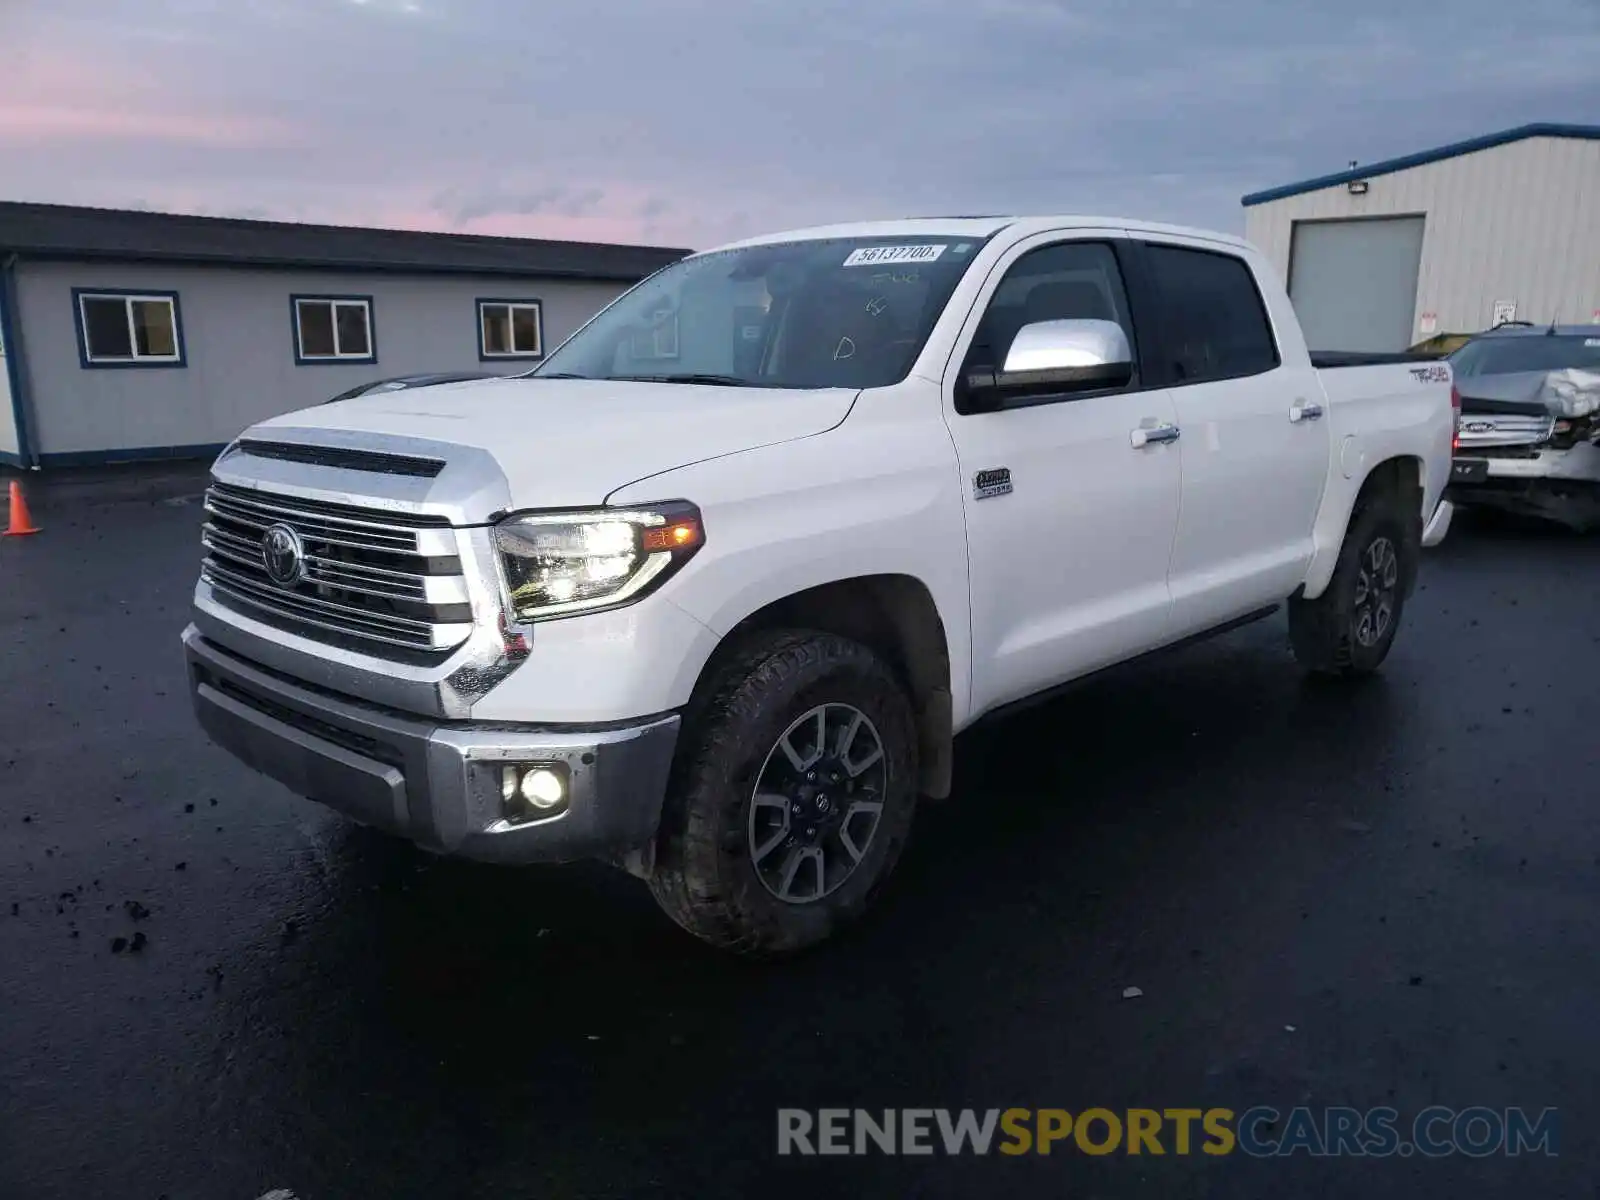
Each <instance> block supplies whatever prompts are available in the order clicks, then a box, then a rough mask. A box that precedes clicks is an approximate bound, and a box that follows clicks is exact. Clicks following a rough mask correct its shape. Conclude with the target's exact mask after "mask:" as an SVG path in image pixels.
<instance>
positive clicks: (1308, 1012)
mask: <svg viewBox="0 0 1600 1200" xmlns="http://www.w3.org/2000/svg"><path fill="white" fill-rule="evenodd" d="M199 479H200V476H199V475H197V474H194V473H192V472H190V473H185V472H183V471H181V470H180V471H166V472H150V471H146V472H142V473H134V472H122V473H116V472H109V473H108V472H101V473H99V474H91V475H79V476H72V477H61V478H60V481H59V482H57V483H53V484H52V483H48V482H40V483H37V484H36V485H35V486H34V488H33V491H32V493H31V495H32V496H33V498H34V501H35V503H34V516H35V518H36V520H37V521H38V523H39V524H40V525H42V526H43V527H44V530H45V532H44V533H43V534H41V535H39V536H37V537H33V538H28V539H0V1112H3V1121H0V1197H4V1198H5V1200H54V1198H57V1197H60V1198H71V1200H84V1198H89V1197H114V1198H118V1200H120V1198H123V1197H128V1198H148V1200H156V1198H157V1197H168V1198H169V1200H187V1198H190V1197H194V1198H202V1197H204V1198H214V1197H215V1198H222V1197H227V1198H234V1197H237V1198H241V1200H255V1198H257V1197H261V1196H263V1195H264V1194H266V1193H268V1192H270V1191H272V1190H273V1189H287V1190H290V1191H292V1193H293V1194H294V1195H295V1196H296V1197H299V1198H300V1200H333V1198H336V1197H386V1198H399V1197H428V1198H439V1197H456V1196H463V1197H465V1196H473V1197H476V1196H496V1197H498V1196H515V1197H568V1196H574V1197H576V1196H585V1197H589V1196H594V1197H599V1196H607V1197H610V1196H649V1195H684V1196H750V1195H757V1194H760V1195H789V1194H793V1195H797V1196H798V1195H805V1196H811V1197H814V1196H816V1195H818V1194H819V1190H820V1189H824V1188H829V1189H841V1190H842V1192H841V1194H852V1195H863V1196H891V1195H893V1196H969V1195H982V1196H988V1195H1035V1194H1036V1195H1050V1196H1075V1197H1087V1196H1104V1197H1122V1196H1162V1197H1247V1196H1251V1197H1253V1196H1269V1195H1270V1196H1274V1197H1290V1196H1328V1197H1344V1196H1361V1197H1391V1196H1392V1197H1407V1198H1412V1197H1418V1196H1435V1195H1438V1196H1450V1197H1478V1196H1483V1197H1504V1196H1512V1195H1515V1196H1519V1197H1525V1198H1530V1200H1531V1198H1534V1197H1547V1196H1549V1197H1555V1196H1583V1197H1591V1196H1594V1195H1596V1194H1597V1192H1596V1190H1595V1189H1596V1180H1597V1179H1600V1154H1597V1153H1596V1137H1595V1133H1594V1128H1595V1124H1596V1120H1597V1117H1600V1109H1597V1105H1596V1099H1597V1095H1596V1093H1597V1083H1596V1079H1597V1078H1600V1021H1597V1019H1596V1013H1597V1008H1600V953H1597V940H1600V939H1597V933H1600V786H1597V780H1600V736H1597V734H1596V728H1597V722H1600V538H1588V539H1584V538H1580V537H1575V536H1572V535H1567V534H1564V533H1560V532H1554V531H1550V530H1542V529H1539V528H1536V527H1529V526H1524V525H1512V524H1508V523H1504V522H1482V521H1479V522H1462V523H1459V524H1458V526H1457V529H1456V530H1455V531H1454V532H1453V533H1452V535H1451V537H1450V539H1449V540H1448V541H1447V542H1446V544H1445V545H1444V546H1442V547H1440V548H1439V549H1437V550H1435V551H1432V552H1430V553H1429V556H1428V558H1427V562H1426V567H1425V570H1424V574H1423V581H1422V590H1421V591H1420V592H1419V593H1418V594H1417V596H1416V597H1415V598H1414V600H1413V602H1412V604H1411V606H1410V608H1409V610H1408V611H1407V613H1406V623H1405V628H1404V629H1403V631H1402V634H1401V636H1400V640H1399V642H1398V645H1397V647H1396V650H1395V652H1394V654H1393V656H1392V657H1391V659H1390V661H1389V664H1388V667H1387V669H1386V671H1385V673H1384V674H1383V676H1382V677H1381V678H1379V679H1376V680H1373V681H1370V682H1367V683H1365V684H1362V685H1359V686H1355V687H1341V686H1328V685H1324V684H1318V683H1315V682H1311V681H1307V680H1306V679H1304V678H1302V676H1301V675H1300V673H1299V672H1298V671H1297V670H1296V668H1295V667H1294V665H1293V663H1292V662H1291V661H1290V660H1289V658H1288V656H1287V653H1286V650H1285V647H1284V628H1283V623H1282V620H1281V618H1275V619H1273V620H1271V621H1268V622H1263V623H1261V624H1258V625H1255V626H1252V627H1250V628H1248V629H1245V630H1242V631H1239V632H1237V633H1234V634H1231V635H1229V636H1227V637H1226V638H1222V639H1219V640H1216V641H1213V642H1210V643H1207V644H1204V645H1201V646H1197V647H1193V648H1191V649H1188V650H1184V651H1182V652H1179V653H1176V654H1174V655H1171V656H1168V657H1165V658H1163V659H1161V660H1158V661H1152V662H1149V663H1146V664H1142V665H1140V666H1138V667H1136V668H1133V669H1130V670H1127V671H1124V672H1121V673H1118V674H1115V675H1112V676H1109V677H1106V678H1102V679H1099V680H1096V681H1095V682H1093V683H1091V684H1089V685H1087V686H1085V687H1084V688H1082V689H1080V690H1077V691H1075V692H1074V693H1072V694H1071V695H1069V696H1067V697H1065V698H1063V699H1061V700H1058V701H1056V702H1053V703H1051V704H1049V705H1046V706H1044V707H1041V708H1038V709H1035V710H1032V711H1030V712H1028V713H1026V714H1023V715H1021V716H1018V717H1017V718H1015V719H1013V720H1011V721H1009V722H1007V723H1004V724H1001V725H997V726H995V727H992V728H988V729H985V730H983V731H980V732H975V733H973V734H971V735H969V736H967V737H965V738H964V739H963V740H962V744H961V746H960V756H959V764H960V765H959V771H958V790H957V795H956V797H955V798H954V799H953V800H952V801H950V802H947V803H944V804H940V805H938V806H930V807H927V808H925V809H924V810H923V812H922V813H920V814H919V817H918V824H917V828H916V831H915V835H914V837H913V841H912V845H911V847H910V849H909V850H908V852H907V855H906V857H905V859H904V860H903V862H902V865H901V868H900V870H899V872H898V874H897V876H896V879H895V883H894V886H893V887H892V888H891V890H890V892H889V894H888V895H887V897H886V898H885V902H884V904H883V905H882V907H881V909H880V910H879V911H878V912H877V913H876V915H875V916H874V917H873V919H871V920H870V921H869V922H868V923H867V924H866V925H865V926H864V927H863V928H861V929H860V930H858V931H857V932H856V933H855V934H854V935H852V936H850V937H848V938H846V939H844V940H843V941H841V942H839V943H837V944H834V945H832V946H830V947H827V948H825V949H824V950H822V951H821V952H818V953H815V954H812V955H809V956H807V957H805V958H802V959H800V960H797V961H792V962H789V963H784V964H779V965H768V966H751V965H746V964H742V963H737V962H732V961H728V960H725V959H723V958H720V957H719V956H717V955H716V954H715V953H713V952H711V951H709V950H706V949H703V948H701V947H700V946H698V945H697V944H695V943H693V942H691V941H689V940H688V939H687V938H686V937H684V936H683V935H681V934H679V933H678V932H677V931H676V930H675V929H674V928H673V927H671V926H670V925H669V924H668V923H667V921H666V920H665V918H664V917H662V916H660V915H659V914H658V913H657V911H656V909H655V908H654V906H653V905H652V903H651V902H650V900H649V898H648V896H647V895H646V893H645V892H644V890H643V888H642V886H641V885H639V884H637V883H636V882H635V881H633V880H631V879H629V878H628V877H626V876H624V875H622V874H620V873H617V872H614V871H611V870H609V869H607V868H603V867H600V866H572V867H562V868H555V869H540V870H513V869H502V868H494V867H487V866H481V865H476V864H467V863H457V862H452V861H443V860H438V859H435V858H430V857H428V856H426V855H424V854H422V853H420V852H417V851H415V850H413V849H412V848H411V847H409V846H407V845H404V844H401V843H398V842H395V841H392V840H389V839H387V838H385V837H384V836H382V835H379V834H375V833H372V832H370V831H367V830H363V829H360V828H358V827H355V826H353V825H351V824H350V823H348V822H346V821H344V820H342V819H340V818H338V817H336V816H334V815H332V814H330V813H328V812H326V811H324V810H322V809H320V808H318V807H317V806H314V805H312V804H309V803H307V802H305V801H302V800H299V799H297V798H295V797H293V796H291V795H290V794H288V793H287V792H286V791H284V790H283V789H281V788H279V787H278V786H276V785H275V784H272V783H269V782H267V781H265V780H263V779H261V778H259V777H257V776H255V775H253V774H251V773H250V772H249V771H247V770H246V769H244V768H243V767H241V766H239V765H238V764H236V763H235V762H234V761H233V760H231V759H230V758H229V757H228V756H226V755H225V754H223V753H222V752H220V751H218V750H216V749H215V748H213V747H211V746H210V745H208V744H207V742H206V741H205V740H204V738H203V737H202V736H201V734H200V733H199V731H198V729H197V728H196V726H195V724H194V722H193V719H192V717H191V715H190V711H189V707H188V700H187V696H186V694H185V690H184V676H183V670H182V665H181V656H180V654H179V650H178V642H177V637H178V633H179V631H180V630H181V628H182V626H183V624H184V622H185V613H186V608H187V603H188V596H189V592H190V588H191V585H192V581H193V577H194V574H195V570H196V563H197V558H198V546H197V536H198V527H199V521H200V512H199V506H198V503H197V497H196V493H197V492H198V488H199V486H200V485H199ZM1131 987H1137V988H1138V989H1140V990H1141V991H1142V995H1139V996H1136V997H1133V998H1124V991H1125V989H1128V988H1131ZM1258 1104H1271V1105H1274V1106H1279V1107H1281V1108H1283V1109H1285V1110H1287V1109H1288V1108H1290V1107H1292V1106H1294V1105H1296V1104H1306V1105H1317V1106H1321V1105H1348V1106H1352V1107H1356V1108H1360V1109H1365V1108H1368V1107H1370V1106H1373V1105H1390V1106H1393V1107H1395V1108H1397V1109H1399V1110H1400V1111H1401V1112H1402V1113H1415V1112H1416V1111H1417V1110H1419V1109H1421V1108H1424V1107H1426V1106H1428V1105H1431V1104H1443V1105H1448V1106H1451V1107H1454V1108H1458V1109H1459V1108H1465V1107H1468V1106H1473V1105H1486V1106H1490V1107H1496V1108H1504V1107H1507V1106H1522V1107H1524V1108H1528V1109H1531V1110H1534V1111H1535V1112H1537V1111H1538V1110H1540V1109H1543V1108H1548V1107H1554V1108H1557V1109H1558V1110H1559V1126H1558V1129H1559V1142H1558V1149H1559V1156H1558V1157H1546V1156H1543V1155H1534V1156H1522V1157H1515V1158H1513V1157H1506V1156H1498V1155H1497V1156H1491V1157H1488V1158H1482V1159H1470V1158H1465V1157H1462V1156H1452V1157H1446V1158H1441V1159H1424V1158H1419V1157H1412V1158H1406V1159H1401V1158H1388V1159H1383V1160H1370V1159H1367V1160H1362V1159H1352V1158H1321V1159H1314V1158H1310V1157H1308V1156H1306V1155H1298V1156H1296V1157H1293V1158H1289V1159H1253V1158H1249V1157H1246V1156H1243V1155H1241V1154H1238V1153H1235V1154H1233V1155H1230V1156H1225V1157H1207V1156H1202V1155H1198V1154H1191V1155H1188V1156H1179V1155H1176V1154H1172V1153H1169V1154H1168V1155H1167V1156H1165V1157H1163V1158H1152V1157H1148V1156H1146V1157H1141V1158H1130V1157H1128V1156H1127V1155H1124V1154H1113V1155H1108V1156H1105V1157H1089V1156H1086V1155H1084V1154H1081V1153H1077V1152H1075V1151H1072V1150H1070V1149H1066V1150H1062V1149H1058V1150H1057V1151H1056V1152H1055V1153H1054V1154H1052V1155H1051V1156H1050V1157H1040V1156H1037V1155H1031V1156H1025V1157H1021V1158H1014V1159H1013V1158H1004V1159H1002V1158H999V1157H997V1156H994V1155H991V1156H989V1157H987V1158H971V1157H968V1158H957V1159H951V1158H946V1157H943V1156H937V1157H934V1158H928V1159H906V1158H889V1157H883V1156H875V1157H869V1158H861V1159H854V1158H851V1159H833V1160H826V1161H823V1160H815V1159H814V1160H809V1161H802V1160H797V1159H792V1158H786V1159H780V1158H778V1157H777V1155H776V1153H775V1151H776V1115H775V1114H776V1110H777V1108H779V1107H780V1106H783V1107H808V1108H818V1107H824V1106H842V1107H851V1106H857V1107H869V1108H885V1107H900V1106H910V1107H935V1108H936V1107H950V1108H961V1107H968V1106H970V1107H975V1108H987V1107H1000V1108H1006V1107H1012V1106H1018V1107H1029V1108H1038V1107H1046V1106H1059V1107H1063V1108H1066V1109H1069V1110H1071V1111H1075V1112H1076V1111H1081V1110H1082V1109H1084V1108H1087V1107H1090V1106H1095V1105H1099V1106H1105V1107H1109V1108H1112V1109H1119V1108H1126V1107H1152V1108H1158V1109H1159V1108H1166V1107H1177V1106H1195V1107H1202V1108H1207V1107H1218V1106H1222V1107H1230V1108H1233V1109H1235V1110H1236V1111H1242V1110H1244V1109H1247V1108H1249V1107H1251V1106H1253V1105H1258Z"/></svg>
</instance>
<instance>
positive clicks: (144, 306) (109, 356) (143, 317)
mask: <svg viewBox="0 0 1600 1200" xmlns="http://www.w3.org/2000/svg"><path fill="white" fill-rule="evenodd" d="M72 303H73V308H74V316H75V317H76V319H77V325H78V351H79V356H80V358H81V361H82V363H83V365H84V366H85V367H181V366H183V365H184V362H183V329H182V326H181V324H180V321H179V316H178V293H176V292H129V291H113V290H102V291H95V290H92V289H89V288H74V289H73V291H72Z"/></svg>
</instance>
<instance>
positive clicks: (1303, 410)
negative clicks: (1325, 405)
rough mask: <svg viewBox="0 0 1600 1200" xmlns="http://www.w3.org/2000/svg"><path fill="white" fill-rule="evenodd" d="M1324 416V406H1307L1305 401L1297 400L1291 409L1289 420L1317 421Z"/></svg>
mask: <svg viewBox="0 0 1600 1200" xmlns="http://www.w3.org/2000/svg"><path fill="white" fill-rule="evenodd" d="M1321 416H1322V405H1320V404H1307V403H1306V402H1305V401H1304V400H1296V401H1295V402H1294V405H1293V406H1292V407H1291V408H1290V409H1289V420H1291V421H1294V422H1297V423H1298V422H1300V421H1315V420H1318V419H1320V418H1321Z"/></svg>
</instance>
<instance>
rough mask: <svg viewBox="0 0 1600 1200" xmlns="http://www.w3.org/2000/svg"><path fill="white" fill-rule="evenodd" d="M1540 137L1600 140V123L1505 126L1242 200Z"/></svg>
mask: <svg viewBox="0 0 1600 1200" xmlns="http://www.w3.org/2000/svg"><path fill="white" fill-rule="evenodd" d="M1536 137H1550V138H1576V139H1579V140H1582V141H1600V125H1552V124H1537V125H1519V126H1517V128H1515V129H1505V130H1502V131H1501V132H1499V133H1486V134H1484V135H1483V136H1482V137H1475V138H1470V139H1468V140H1467V141H1465V142H1452V143H1450V145H1448V146H1440V147H1438V148H1437V149H1434V150H1422V151H1419V152H1418V153H1416V154H1407V155H1405V156H1404V157H1403V158H1390V159H1386V160H1385V161H1383V162H1375V163H1365V164H1363V165H1362V166H1358V167H1356V168H1355V169H1354V170H1352V171H1340V172H1338V174H1335V175H1322V176H1319V177H1318V178H1316V179H1307V180H1303V181H1302V182H1300V183H1286V184H1284V185H1283V186H1282V187H1275V188H1268V189H1267V190H1266V191H1264V192H1251V193H1250V194H1249V195H1248V196H1246V197H1244V199H1243V200H1241V201H1240V203H1241V204H1243V205H1244V206H1245V207H1246V208H1252V207H1254V206H1255V205H1257V204H1265V203H1267V202H1268V201H1269V200H1282V199H1283V198H1284V197H1285V196H1299V195H1302V194H1303V193H1305V192H1317V191H1321V190H1322V189H1323V188H1325V187H1332V186H1333V185H1334V184H1338V183H1349V182H1351V181H1352V180H1356V179H1371V178H1372V177H1373V176H1375V175H1393V174H1394V173H1395V172H1396V171H1409V170H1410V169H1411V168H1412V167H1421V166H1426V165H1427V164H1428V163H1434V162H1439V161H1441V160H1443V159H1446V158H1457V157H1459V156H1461V155H1463V154H1471V153H1473V152H1474V151H1477V150H1488V149H1490V148H1491V147H1494V146H1504V145H1505V144H1506V143H1508V142H1520V141H1524V140H1526V139H1527V138H1536Z"/></svg>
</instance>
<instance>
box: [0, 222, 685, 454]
mask: <svg viewBox="0 0 1600 1200" xmlns="http://www.w3.org/2000/svg"><path fill="white" fill-rule="evenodd" d="M685 253H687V251H684V250H674V249H665V248H660V247H652V246H618V245H606V244H595V243H582V242H557V241H536V240H530V239H525V238H504V237H480V236H476V235H462V234H437V233H415V232H408V231H401V230H389V229H358V228H350V227H343V226H318V225H297V224H284V223H278V222H268V221H244V220H232V219H221V218H215V217H191V216H176V215H170V214H165V213H150V212H121V211H113V210H108V209H92V208H73V207H66V206H62V205H52V204H18V203H0V462H5V463H10V464H12V465H14V466H44V467H49V466H54V465H70V464H75V463H90V462H114V461H120V460H128V459H138V458H152V457H198V456H205V455H210V454H213V453H215V452H217V451H218V450H220V449H221V447H222V446H223V445H224V444H226V443H227V442H228V441H229V440H230V439H232V438H233V437H234V436H235V435H237V434H238V433H239V432H240V431H241V430H242V429H244V428H245V427H246V426H248V425H251V424H253V423H254V422H256V421H260V420H262V419H264V418H266V417H270V416H274V415H276V414H278V413H283V412H289V411H292V410H294V409H298V408H305V407H307V406H309V405H313V404H317V403H319V402H321V401H324V400H328V399H330V398H331V397H333V396H334V395H336V394H338V393H340V392H343V391H346V390H347V389H349V388H351V387H354V386H356V385H358V384H361V383H365V382H370V381H372V380H376V379H380V378H388V377H393V376H398V375H407V374H413V373H423V372H447V371H468V370H471V371H481V372H482V373H485V374H513V373H515V372H518V371H523V370H527V369H529V368H530V367H532V366H534V365H536V364H537V363H538V361H539V360H540V359H541V358H542V357H543V356H544V354H545V352H546V350H547V349H550V348H553V347H554V346H556V345H557V344H559V343H560V342H561V341H562V340H563V339H564V338H566V337H567V336H568V335H569V334H570V333H571V332H572V331H573V330H575V329H576V328H577V327H578V326H579V325H580V324H582V323H583V322H584V321H586V320H588V318H589V317H591V316H592V315H593V314H594V313H595V312H597V311H598V310H599V309H600V308H601V307H602V306H604V305H605V304H606V303H607V302H608V301H610V300H611V299H612V298H613V297H615V296H616V295H617V294H618V293H619V292H620V291H622V290H623V289H624V288H626V287H627V286H629V285H631V284H633V283H635V282H637V281H638V280H640V279H642V278H643V277H644V276H646V275H648V274H650V273H651V272H652V271H655V270H657V269H658V268H660V267H663V266H666V265H667V264H668V263H670V262H673V261H675V260H676V259H678V258H681V257H683V255H684V254H685Z"/></svg>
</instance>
